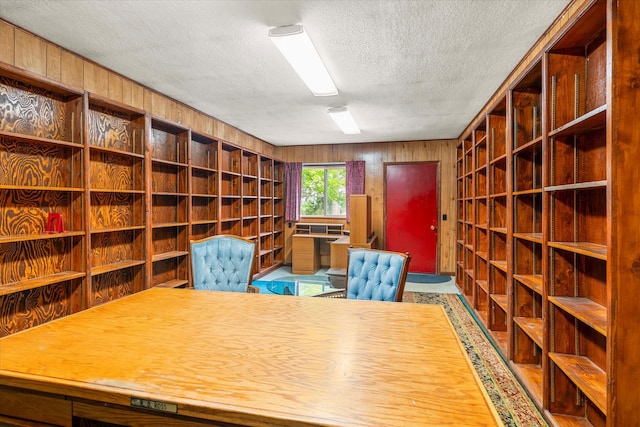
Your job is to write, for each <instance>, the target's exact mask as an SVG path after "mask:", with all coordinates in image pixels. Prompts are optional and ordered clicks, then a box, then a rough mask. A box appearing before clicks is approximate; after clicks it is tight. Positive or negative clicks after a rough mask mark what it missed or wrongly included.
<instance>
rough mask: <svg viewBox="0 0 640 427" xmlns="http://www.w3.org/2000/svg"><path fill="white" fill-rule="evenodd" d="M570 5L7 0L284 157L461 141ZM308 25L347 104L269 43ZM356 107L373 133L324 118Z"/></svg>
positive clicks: (37, 25)
mask: <svg viewBox="0 0 640 427" xmlns="http://www.w3.org/2000/svg"><path fill="white" fill-rule="evenodd" d="M568 3H569V0H414V1H403V0H362V1H361V0H342V1H339V0H302V1H275V0H271V1H269V0H262V1H260V0H255V1H243V0H237V1H223V0H199V1H196V0H173V1H170V0H135V1H134V0H131V1H124V0H121V1H106V0H29V1H25V0H0V17H2V18H4V19H6V20H7V21H9V22H12V23H14V24H16V25H18V26H21V27H23V28H25V29H27V30H29V31H31V32H33V33H35V34H38V35H40V36H42V37H44V38H46V39H48V40H50V41H53V42H54V43H57V44H59V45H61V46H62V47H64V48H67V49H69V50H71V51H73V52H76V53H79V54H81V55H83V56H84V57H86V58H89V59H91V60H93V61H95V62H97V63H99V64H101V65H103V66H105V67H107V68H110V69H112V70H114V71H116V72H119V73H121V74H123V75H125V76H127V77H129V78H131V79H133V80H135V81H137V82H139V83H141V84H143V85H146V86H149V87H151V88H153V89H155V90H158V91H159V92H162V93H164V94H166V95H168V96H170V97H172V98H174V99H176V100H179V101H181V102H183V103H185V104H188V105H190V106H192V107H194V108H196V109H198V110H200V111H202V112H204V113H207V114H210V115H212V116H214V117H216V118H218V119H219V120H222V121H224V122H226V123H228V124H230V125H232V126H235V127H237V128H239V129H241V130H243V131H245V132H247V133H249V134H252V135H254V136H256V137H258V138H260V139H263V140H265V141H267V142H269V143H272V144H274V145H300V144H327V143H328V144H334V143H351V142H379V141H409V140H425V139H446V138H456V137H458V136H459V135H460V133H461V132H462V130H463V129H464V128H465V126H466V125H467V124H468V123H469V122H470V121H471V120H472V119H473V117H474V116H475V115H476V114H477V113H478V111H479V110H480V109H481V108H482V106H483V105H484V104H485V102H486V101H487V100H488V99H489V97H490V96H491V95H492V94H493V93H494V91H495V90H496V89H497V88H498V86H499V85H500V84H501V83H502V82H503V81H504V80H505V78H506V77H507V76H508V74H509V72H510V71H511V70H512V69H513V68H514V67H515V66H516V65H517V63H518V62H519V61H520V60H521V59H522V57H523V56H524V55H525V54H526V52H527V51H528V50H529V48H530V47H531V46H532V45H533V43H534V42H535V41H536V40H537V39H538V38H539V37H540V36H541V35H542V34H543V33H544V31H545V30H546V29H547V28H548V27H549V25H550V24H551V23H552V22H553V21H554V19H555V18H556V17H557V16H558V15H559V14H560V13H561V12H562V10H563V9H564V7H565V6H566V5H567V4H568ZM296 23H299V24H302V25H304V27H305V29H306V30H307V32H308V33H309V35H310V37H311V39H312V40H313V42H314V44H315V45H316V48H317V49H318V51H319V52H320V55H321V56H322V58H323V60H324V62H325V64H326V66H327V68H328V70H329V72H330V74H331V75H332V76H333V79H334V81H335V83H336V85H337V87H338V90H339V94H338V95H337V96H333V97H314V96H313V95H312V94H311V92H309V90H308V89H307V88H306V86H304V84H303V83H302V81H301V80H300V79H299V78H298V77H297V76H296V75H295V73H294V72H293V70H292V69H291V68H290V66H289V65H288V64H287V63H286V61H285V60H284V58H283V57H282V56H281V55H280V53H279V51H278V50H277V48H276V47H275V45H273V43H272V42H271V41H270V40H269V38H268V36H267V34H268V30H269V28H270V27H273V26H281V25H290V24H296ZM342 105H347V106H348V107H349V109H350V110H351V112H352V114H353V116H354V117H355V119H356V121H357V122H358V124H359V126H360V127H361V129H362V133H361V134H360V135H343V134H342V133H341V132H340V131H339V130H338V128H337V127H336V126H335V124H334V123H333V122H332V121H331V119H330V118H329V116H328V115H327V114H326V110H327V108H329V107H335V106H342Z"/></svg>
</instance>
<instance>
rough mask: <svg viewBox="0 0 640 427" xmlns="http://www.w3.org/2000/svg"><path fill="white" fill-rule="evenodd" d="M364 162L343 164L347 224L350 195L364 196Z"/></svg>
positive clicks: (356, 161)
mask: <svg viewBox="0 0 640 427" xmlns="http://www.w3.org/2000/svg"><path fill="white" fill-rule="evenodd" d="M364 165H365V162H364V160H354V161H352V162H345V169H346V174H347V183H346V185H347V194H346V195H347V222H349V205H350V203H349V202H350V200H349V199H351V195H352V194H364Z"/></svg>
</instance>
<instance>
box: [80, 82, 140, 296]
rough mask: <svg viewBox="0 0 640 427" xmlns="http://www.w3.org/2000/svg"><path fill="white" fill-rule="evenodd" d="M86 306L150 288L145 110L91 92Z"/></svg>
mask: <svg viewBox="0 0 640 427" xmlns="http://www.w3.org/2000/svg"><path fill="white" fill-rule="evenodd" d="M86 111H87V114H86V116H87V120H86V132H85V135H86V138H85V139H86V152H87V153H88V155H86V156H85V159H86V162H87V164H85V170H86V171H88V172H87V173H86V176H87V183H86V187H87V189H88V191H87V199H86V206H87V207H88V209H87V211H86V222H87V224H88V229H89V236H90V237H89V240H88V251H87V255H88V259H87V266H88V267H87V271H88V272H89V276H90V279H89V286H88V292H87V301H86V305H87V306H89V307H91V306H93V305H97V304H100V303H104V302H109V301H112V300H114V299H118V298H120V297H123V296H125V295H130V294H132V293H134V292H138V291H141V290H142V289H145V288H146V287H148V284H147V273H146V271H145V263H146V261H145V254H146V247H147V242H146V240H147V238H146V236H147V232H146V225H147V207H146V204H145V203H146V202H145V200H146V197H145V194H146V189H145V170H146V165H145V156H144V152H145V123H146V117H145V113H144V111H141V110H137V109H133V108H129V107H126V106H123V105H120V104H117V103H114V102H110V101H108V100H106V99H103V98H100V97H98V96H96V95H93V94H89V97H88V105H87V108H86Z"/></svg>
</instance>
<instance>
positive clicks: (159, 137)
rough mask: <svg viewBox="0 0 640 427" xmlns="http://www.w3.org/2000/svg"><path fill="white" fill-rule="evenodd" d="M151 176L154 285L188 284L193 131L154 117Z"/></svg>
mask: <svg viewBox="0 0 640 427" xmlns="http://www.w3.org/2000/svg"><path fill="white" fill-rule="evenodd" d="M147 141H148V148H147V149H148V151H149V152H150V153H151V158H150V159H149V161H150V163H151V166H150V172H151V176H150V177H148V178H147V179H148V183H149V185H150V187H151V189H150V190H151V191H150V193H151V206H150V211H151V234H150V237H151V240H150V241H149V242H148V247H149V248H151V251H147V256H148V257H149V256H150V257H151V259H150V262H148V264H147V267H148V268H149V277H150V281H151V283H150V285H151V286H158V285H165V286H166V282H168V281H171V283H174V284H178V285H186V284H187V283H188V279H189V257H188V255H189V210H190V205H189V180H190V178H191V179H192V177H190V175H189V152H188V150H189V148H190V146H191V136H190V132H189V129H187V128H185V127H183V126H181V125H179V124H177V123H172V122H169V121H167V120H162V119H159V118H155V117H154V118H151V120H150V131H149V138H148V140H147Z"/></svg>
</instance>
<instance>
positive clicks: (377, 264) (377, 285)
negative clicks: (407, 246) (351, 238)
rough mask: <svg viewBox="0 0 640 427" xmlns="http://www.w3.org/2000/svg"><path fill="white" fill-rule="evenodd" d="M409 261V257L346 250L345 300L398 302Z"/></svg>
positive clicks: (391, 253)
mask: <svg viewBox="0 0 640 427" xmlns="http://www.w3.org/2000/svg"><path fill="white" fill-rule="evenodd" d="M410 261H411V257H410V256H409V254H403V253H399V252H389V251H381V250H375V249H350V250H349V262H348V266H347V295H346V296H347V299H364V300H375V301H402V293H403V292H404V284H405V281H406V280H407V271H408V269H409V262H410Z"/></svg>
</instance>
